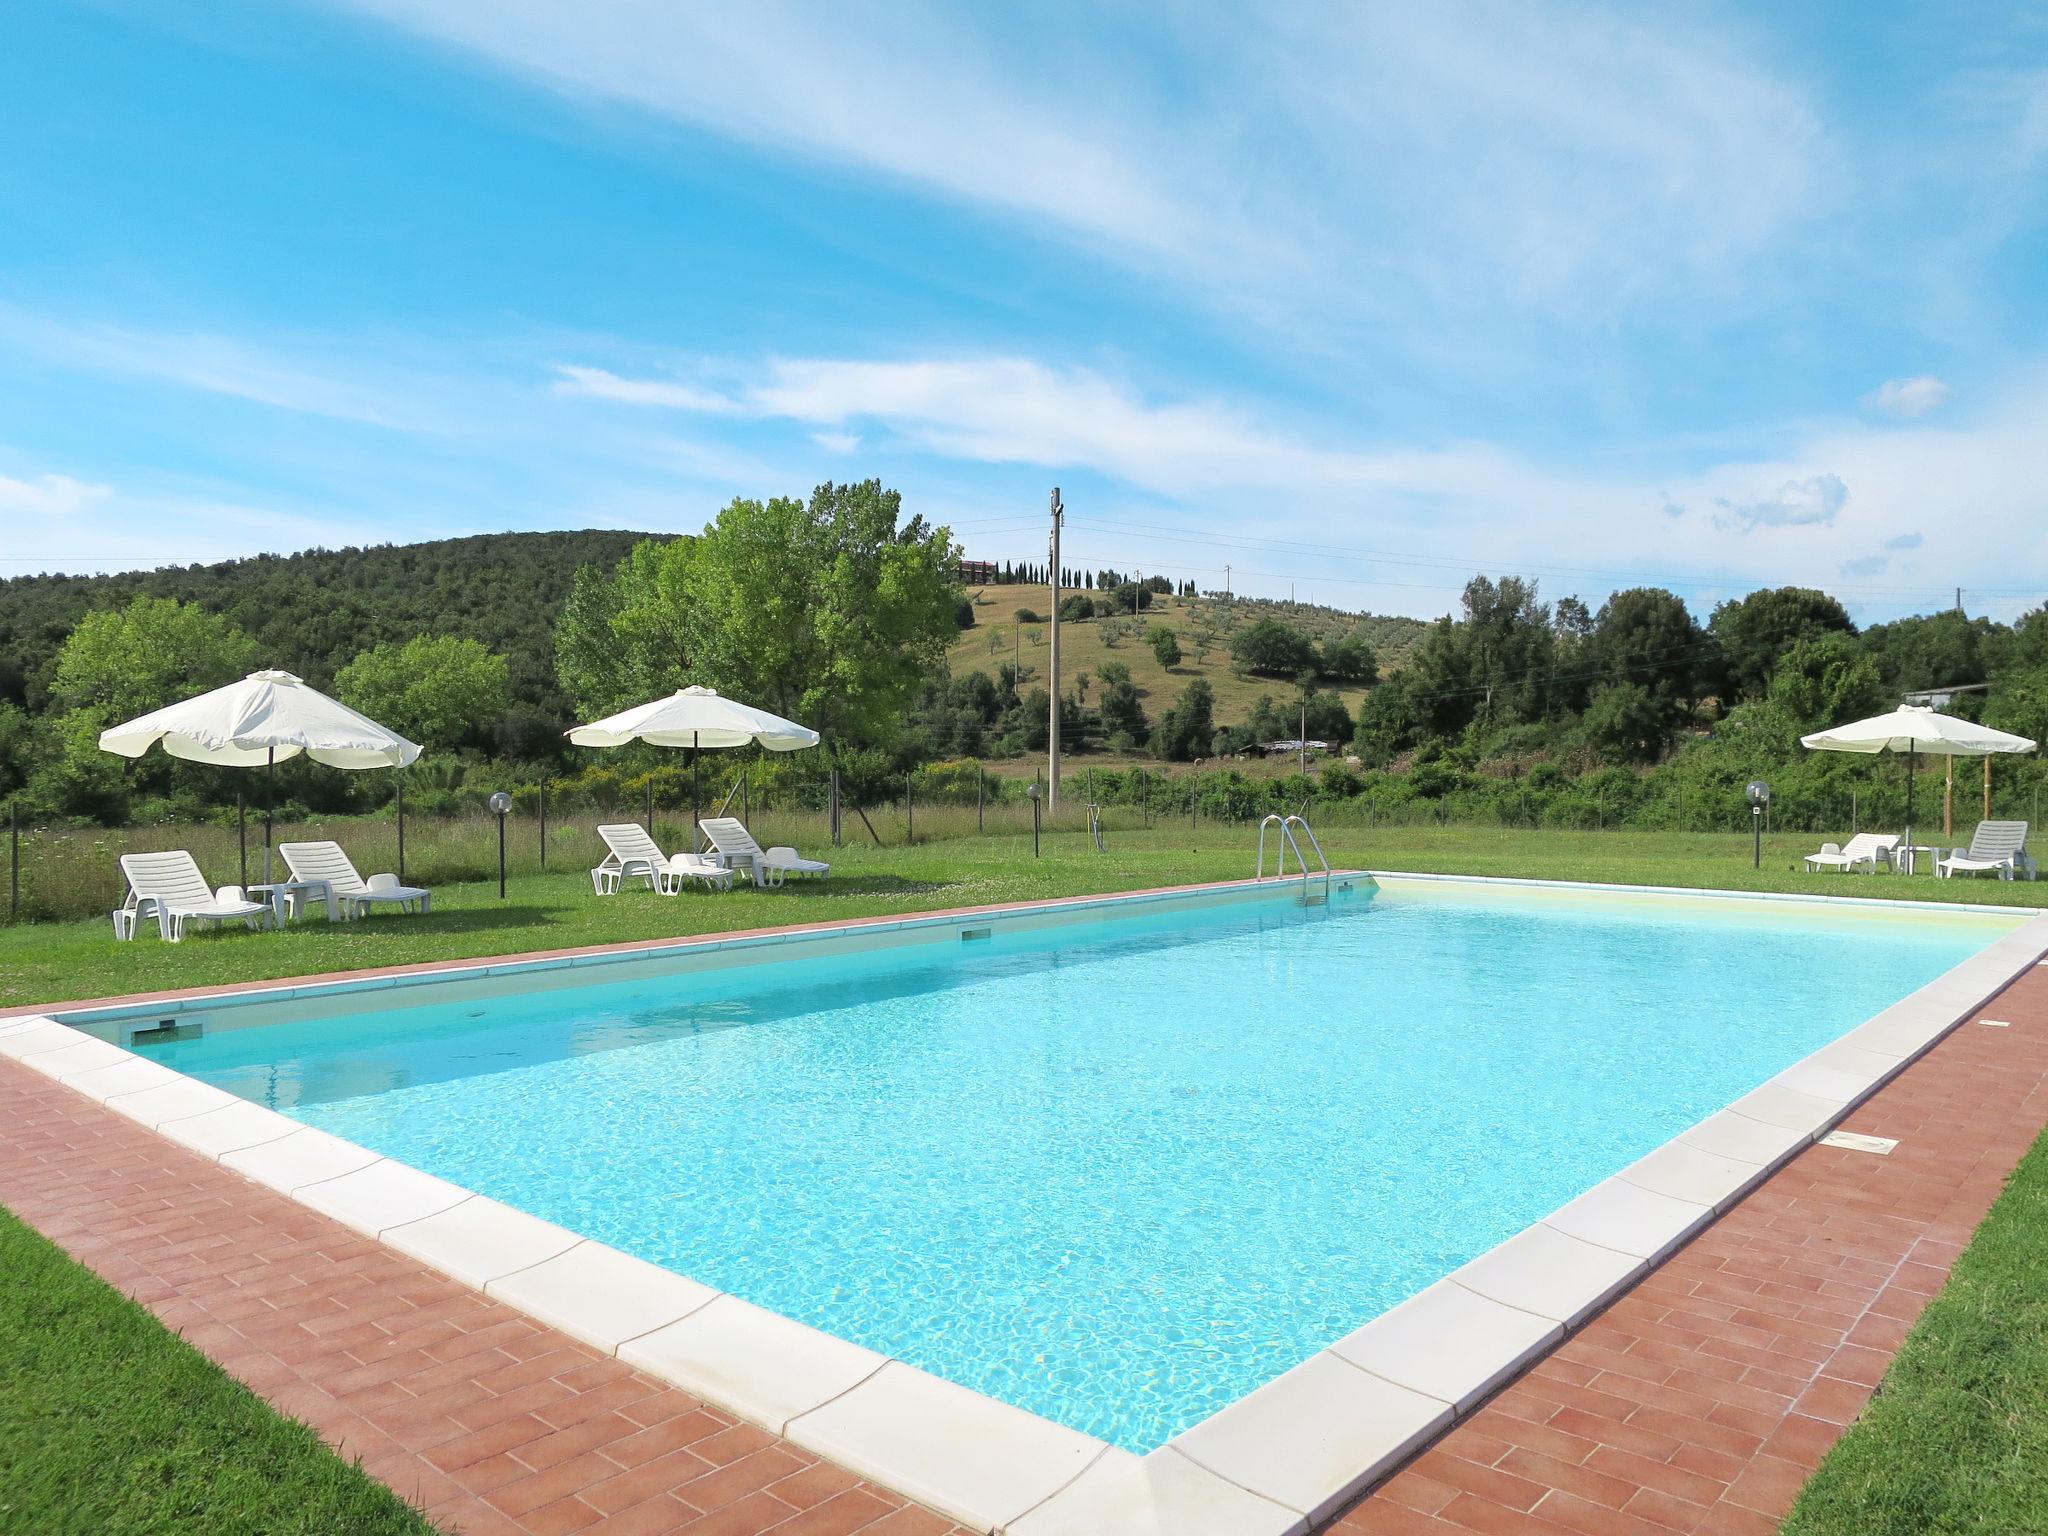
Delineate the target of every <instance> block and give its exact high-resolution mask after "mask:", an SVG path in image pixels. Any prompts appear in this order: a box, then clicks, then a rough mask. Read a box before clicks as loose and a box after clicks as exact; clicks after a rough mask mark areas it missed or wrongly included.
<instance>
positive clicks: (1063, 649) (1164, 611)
mask: <svg viewBox="0 0 2048 1536" xmlns="http://www.w3.org/2000/svg"><path fill="white" fill-rule="evenodd" d="M1088 595H1089V596H1091V597H1100V596H1103V595H1104V594H1101V593H1090V594H1088ZM968 596H969V597H970V598H971V599H972V600H973V602H974V605H975V607H974V628H972V629H969V630H965V631H963V632H962V633H961V635H960V638H959V639H958V640H956V641H955V642H954V644H953V649H952V653H951V658H950V659H951V662H952V668H953V673H954V675H955V676H956V677H957V676H963V675H965V674H966V673H968V672H986V673H988V674H989V675H990V676H991V677H993V676H994V675H995V671H996V668H997V667H998V666H999V665H1000V664H1001V663H1003V662H1005V661H1016V662H1020V663H1021V664H1022V665H1023V666H1024V667H1026V668H1028V669H1029V677H1028V682H1029V684H1030V686H1034V687H1043V686H1044V683H1045V671H1046V662H1047V654H1046V642H1047V639H1048V634H1049V632H1048V626H1047V625H1046V624H1045V623H1044V622H1042V621H1043V619H1044V618H1045V616H1046V613H1047V610H1048V609H1049V608H1050V607H1051V606H1052V593H1051V590H1050V589H1049V588H1047V587H1043V586H1029V585H1023V584H1016V585H1011V584H1003V585H998V586H986V587H969V588H968ZM1020 608H1028V609H1030V610H1031V611H1032V612H1033V613H1035V614H1037V615H1039V618H1040V620H1041V622H1039V623H1035V624H1019V623H1018V622H1017V620H1016V612H1017V610H1018V609H1020ZM1138 617H1139V624H1140V628H1139V630H1138V631H1137V632H1136V633H1131V634H1120V633H1119V630H1120V628H1122V626H1106V625H1105V624H1104V621H1102V620H1101V619H1087V620H1083V621H1081V622H1079V623H1068V624H1062V625H1061V626H1060V671H1061V674H1062V675H1061V683H1062V686H1063V687H1064V688H1065V689H1066V690H1067V691H1068V692H1071V691H1072V690H1073V688H1074V684H1075V679H1076V676H1077V674H1079V673H1082V672H1086V673H1088V674H1089V675H1090V677H1091V678H1092V677H1093V676H1094V675H1095V674H1096V673H1097V672H1099V671H1100V669H1101V666H1102V663H1103V662H1105V661H1120V662H1122V663H1123V664H1124V665H1125V666H1127V667H1129V668H1130V669H1131V681H1132V682H1133V683H1134V684H1136V685H1137V688H1138V692H1139V694H1140V695H1141V696H1142V697H1143V699H1144V702H1145V708H1146V710H1147V712H1148V713H1150V714H1151V715H1153V716H1154V717H1155V718H1156V717H1157V716H1158V715H1159V713H1160V712H1161V711H1162V710H1164V709H1165V708H1166V706H1167V705H1169V704H1171V703H1172V702H1173V701H1174V700H1175V699H1176V698H1178V697H1179V696H1180V693H1181V691H1182V690H1183V689H1185V688H1186V687H1187V685H1188V684H1189V683H1190V682H1192V681H1193V680H1194V679H1195V678H1198V677H1201V678H1207V679H1208V681H1209V686H1210V687H1211V688H1212V689H1214V690H1215V694H1216V719H1217V721H1218V723H1219V724H1230V723H1234V722H1236V721H1239V720H1243V719H1245V718H1246V717H1248V716H1249V715H1250V714H1251V712H1252V709H1253V707H1254V706H1255V705H1256V704H1257V703H1258V700H1259V696H1260V695H1261V694H1271V695H1272V696H1273V697H1275V698H1276V699H1278V698H1285V697H1287V696H1288V695H1289V694H1291V693H1292V692H1293V685H1292V684H1291V683H1290V682H1289V681H1288V680H1287V679H1286V678H1280V677H1249V676H1245V675H1244V674H1242V673H1239V672H1236V671H1234V670H1233V669H1232V667H1231V664H1230V637H1231V636H1232V635H1234V634H1235V633H1236V632H1237V631H1238V630H1239V629H1240V628H1242V627H1243V626H1244V625H1247V624H1251V623H1255V622H1257V621H1258V620H1260V619H1278V620H1280V621H1281V622H1282V623H1284V624H1288V625H1291V626H1292V627H1293V628H1295V629H1298V630H1301V631H1302V632H1303V633H1305V634H1307V635H1308V636H1309V637H1310V638H1311V639H1313V640H1315V641H1316V642H1317V643H1318V644H1322V643H1324V642H1327V641H1329V640H1334V639H1336V638H1337V637H1339V636H1340V635H1344V634H1347V633H1349V632H1350V631H1352V630H1360V631H1363V632H1364V634H1365V635H1366V637H1367V638H1368V639H1369V640H1370V641H1371V642H1372V647H1373V651H1374V653H1375V654H1376V655H1377V656H1378V658H1379V667H1380V675H1381V676H1383V677H1384V676H1385V675H1386V674H1387V673H1389V672H1391V671H1395V670H1397V669H1398V668H1399V667H1400V666H1401V665H1402V663H1403V662H1404V661H1405V660H1406V658H1407V655H1408V652H1409V651H1410V650H1411V649H1412V648H1413V647H1414V645H1415V643H1416V642H1417V641H1418V640H1419V639H1420V638H1421V637H1422V634H1423V631H1424V630H1426V629H1427V628H1428V627H1429V626H1428V625H1427V624H1425V623H1423V621H1422V620H1420V619H1407V618H1395V617H1388V616H1384V615H1378V614H1357V613H1346V612H1344V611H1343V610H1342V609H1338V608H1323V607H1318V606H1316V605H1314V604H1310V603H1284V602H1277V601H1272V600H1269V599H1265V598H1254V597H1238V598H1231V599H1228V600H1225V599H1222V598H1213V597H1158V596H1155V597H1154V598H1153V599H1152V606H1151V607H1149V608H1147V609H1146V610H1145V611H1144V612H1143V613H1141V614H1140V615H1139V616H1138ZM1155 624H1157V625H1162V626H1164V627H1165V628H1167V629H1170V630H1172V631H1173V632H1174V636H1175V638H1176V639H1177V640H1178V641H1179V642H1180V649H1181V659H1180V664H1179V665H1178V666H1176V667H1174V668H1172V669H1171V670H1170V671H1169V670H1168V669H1167V668H1165V667H1162V666H1160V665H1159V662H1158V661H1157V660H1156V659H1155V658H1154V656H1153V654H1152V648H1151V646H1149V645H1148V644H1146V643H1145V639H1144V633H1143V631H1144V629H1146V628H1149V627H1150V626H1152V625H1155ZM1329 691H1331V692H1333V693H1336V694H1338V695H1339V696H1340V697H1342V698H1343V700H1344V703H1345V706H1346V707H1347V708H1348V709H1350V710H1351V711H1352V712H1353V713H1354V714H1355V713H1356V712H1357V709H1358V702H1359V700H1360V699H1362V698H1363V697H1364V696H1365V690H1364V689H1363V688H1359V687H1355V686H1350V685H1345V684H1332V685H1330V687H1329Z"/></svg>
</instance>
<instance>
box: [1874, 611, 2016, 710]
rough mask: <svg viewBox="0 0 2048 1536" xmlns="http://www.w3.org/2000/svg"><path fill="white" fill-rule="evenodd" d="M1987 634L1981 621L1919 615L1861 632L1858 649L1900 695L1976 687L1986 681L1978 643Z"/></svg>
mask: <svg viewBox="0 0 2048 1536" xmlns="http://www.w3.org/2000/svg"><path fill="white" fill-rule="evenodd" d="M2022 622H2024V621H2022ZM1990 628H1991V625H1990V622H1989V621H1988V620H1986V619H1970V618H1966V617H1964V616H1963V615H1962V614H1960V613H1956V612H1954V611H1953V610H1951V611H1948V612H1945V613H1929V614H1922V615H1918V616H1916V617H1913V618H1906V619H1896V620H1894V621H1893V622H1891V623H1889V624H1873V625H1871V626H1870V628H1868V629H1866V630H1865V631H1863V637H1862V638H1863V647H1864V649H1865V650H1866V651H1868V652H1869V653H1870V655H1871V656H1872V657H1873V658H1874V659H1875V660H1876V662H1877V667H1878V671H1879V672H1880V673H1881V674H1882V675H1883V677H1884V680H1885V682H1886V683H1888V684H1890V685H1891V686H1892V687H1893V688H1894V689H1897V690H1899V691H1901V692H1905V691H1908V690H1911V689H1915V688H1942V687H1946V686H1948V685H1950V684H1954V683H1981V682H1983V681H1984V679H1985V677H1986V676H1987V675H1988V667H1987V665H1986V658H1985V654H1984V652H1985V644H1984V641H1985V637H1986V634H1987V632H1988V631H1989V630H1990Z"/></svg>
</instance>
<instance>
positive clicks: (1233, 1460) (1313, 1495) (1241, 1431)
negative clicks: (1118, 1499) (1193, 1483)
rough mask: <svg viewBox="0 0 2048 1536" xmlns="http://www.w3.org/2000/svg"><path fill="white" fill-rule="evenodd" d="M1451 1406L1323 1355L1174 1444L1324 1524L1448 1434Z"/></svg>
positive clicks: (1204, 1464)
mask: <svg viewBox="0 0 2048 1536" xmlns="http://www.w3.org/2000/svg"><path fill="white" fill-rule="evenodd" d="M1451 1418H1452V1410H1451V1405H1450V1404H1449V1403H1447V1402H1443V1401H1441V1400H1439V1399H1437V1398H1434V1397H1427V1396H1425V1395H1424V1394H1422V1393H1420V1392H1414V1391H1410V1390H1409V1389H1408V1388H1407V1387H1400V1386H1396V1385H1395V1384H1394V1383H1393V1382H1391V1381H1387V1380H1385V1379H1384V1378H1382V1377H1379V1376H1375V1375H1373V1374H1371V1373H1370V1372H1368V1371H1362V1370H1360V1369H1359V1368H1358V1367H1357V1366H1355V1365H1353V1364H1351V1363H1350V1362H1349V1361H1347V1360H1345V1359H1343V1358H1341V1357H1340V1356H1338V1355H1335V1354H1332V1353H1331V1352H1330V1351H1328V1350H1324V1351H1323V1352H1322V1353H1320V1354H1317V1355H1311V1356H1310V1357H1309V1358H1308V1359H1307V1360H1305V1361H1303V1362H1302V1363H1301V1364H1300V1365H1297V1366H1296V1367H1295V1368H1294V1369H1293V1370H1291V1371H1289V1372H1287V1373H1286V1374H1285V1375H1283V1376H1279V1377H1276V1378H1274V1379H1273V1380H1272V1381H1269V1382H1267V1383H1266V1384H1265V1385H1264V1386H1263V1387H1260V1388H1258V1389H1257V1390H1256V1391H1253V1392H1251V1393H1250V1394H1248V1395H1247V1396H1245V1397H1241V1398H1239V1399H1238V1400H1237V1401H1236V1402H1234V1403H1232V1404H1231V1405H1230V1406H1229V1407H1228V1408H1223V1409H1220V1410H1218V1411H1217V1412H1216V1413H1213V1414H1211V1415H1210V1416H1209V1417H1208V1418H1206V1419H1204V1420H1203V1421H1202V1422H1201V1423H1199V1424H1197V1425H1195V1427H1194V1428H1192V1429H1189V1430H1186V1431H1183V1432H1182V1433H1181V1434H1179V1435H1177V1436H1175V1437H1174V1439H1173V1440H1172V1441H1170V1442H1169V1444H1170V1445H1171V1447H1172V1448H1173V1449H1174V1450H1177V1451H1179V1452H1180V1453H1181V1454H1183V1455H1185V1456H1186V1457H1188V1459H1189V1460H1191V1461H1193V1462H1194V1463H1195V1464H1196V1465H1198V1466H1201V1467H1204V1468H1206V1469H1207V1470H1209V1471H1211V1472H1214V1473H1215V1474H1216V1475H1217V1476H1218V1477H1221V1478H1224V1479H1226V1480H1227V1481H1229V1482H1233V1483H1235V1484H1237V1486H1238V1487H1240V1488H1243V1489H1246V1490H1248V1491H1249V1492H1252V1493H1256V1494H1258V1495H1259V1496H1260V1497H1261V1498H1265V1499H1270V1500H1271V1501H1273V1502H1274V1503H1276V1504H1280V1505H1283V1506H1284V1507H1286V1508H1288V1509H1291V1510H1293V1511H1294V1512H1295V1513H1297V1514H1300V1515H1304V1516H1306V1517H1307V1518H1308V1520H1309V1522H1310V1524H1312V1525H1313V1524H1316V1523H1319V1522H1320V1521H1322V1520H1323V1519H1325V1518H1327V1517H1328V1516H1329V1515H1331V1514H1334V1513H1335V1512H1336V1511H1337V1509H1338V1508H1339V1507H1341V1506H1342V1505H1343V1504H1344V1503H1346V1502H1347V1501H1348V1500H1349V1499H1350V1498H1351V1497H1352V1496H1353V1495H1354V1494H1357V1493H1358V1492H1360V1491H1361V1490H1363V1489H1365V1488H1367V1487H1369V1486H1370V1485H1371V1484H1373V1483H1375V1482H1377V1481H1378V1480H1379V1479H1380V1478H1381V1477H1383V1476H1385V1475H1386V1473H1387V1472H1389V1471H1391V1470H1392V1469H1393V1467H1394V1466H1395V1465H1396V1464H1398V1463H1399V1462H1401V1461H1403V1460H1405V1459H1406V1458H1407V1457H1408V1456H1409V1455H1410V1453H1412V1452H1413V1451H1415V1450H1416V1449H1417V1448H1418V1447H1420V1446H1421V1445H1422V1444H1424V1443H1425V1442H1426V1441H1428V1440H1429V1439H1431V1438H1432V1437H1433V1436H1435V1435H1436V1434H1437V1433H1439V1432H1440V1431H1441V1430H1443V1429H1444V1428H1446V1427H1447V1426H1448V1425H1449V1424H1450V1422H1451Z"/></svg>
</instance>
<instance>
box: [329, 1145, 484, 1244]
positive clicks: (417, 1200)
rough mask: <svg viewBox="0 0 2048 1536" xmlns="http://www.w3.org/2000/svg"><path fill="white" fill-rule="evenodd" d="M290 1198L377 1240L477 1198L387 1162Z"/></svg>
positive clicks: (407, 1166) (406, 1166)
mask: <svg viewBox="0 0 2048 1536" xmlns="http://www.w3.org/2000/svg"><path fill="white" fill-rule="evenodd" d="M292 1193H293V1195H294V1196H296V1197H297V1198H298V1199H300V1200H303V1201H304V1202H305V1203H306V1204H307V1205H310V1206H311V1207H313V1209H314V1210H316V1211H318V1212H320V1214H321V1215H323V1216H332V1217H333V1218H334V1219H335V1220H336V1221H338V1222H340V1223H341V1224H342V1225H343V1226H348V1227H354V1228H355V1229H356V1230H357V1231H358V1232H361V1233H363V1234H365V1235H366V1236H369V1237H381V1236H383V1235H384V1234H385V1233H387V1232H390V1231H391V1230H392V1229H393V1228H395V1227H403V1226H405V1225H407V1224H409V1223H411V1222H415V1221H419V1220H421V1219H422V1218H424V1217H428V1216H435V1215H438V1214H440V1213H441V1212H442V1211H445V1210H447V1209H449V1208H450V1207H451V1206H454V1205H457V1204H459V1203H460V1202H462V1201H464V1200H476V1199H479V1198H481V1197H480V1196H477V1195H473V1194H471V1193H470V1192H469V1191H468V1190H466V1189H464V1188H463V1187H462V1186H461V1185H459V1184H450V1183H449V1182H448V1181H447V1180H446V1179H437V1178H435V1177H434V1175H432V1174H431V1173H422V1172H421V1171H420V1170H419V1169H417V1168H414V1167H412V1166H411V1165H410V1164H407V1163H401V1162H398V1161H396V1160H394V1159H392V1158H388V1157H380V1158H378V1159H377V1160H376V1161H375V1162H372V1163H370V1164H368V1165H367V1166H365V1167H362V1168H357V1169H353V1170H351V1171H350V1172H348V1173H343V1174H337V1175H336V1176H335V1177H333V1178H331V1179H321V1180H319V1181H318V1182H316V1183H311V1184H301V1185H300V1186H299V1187H298V1188H296V1189H294V1190H293V1191H292ZM393 1246H394V1247H395V1246H397V1245H396V1244H395V1243H394V1244H393ZM414 1257H415V1258H426V1255H424V1254H415V1255H414ZM427 1262H428V1263H433V1262H435V1261H434V1260H432V1259H427Z"/></svg>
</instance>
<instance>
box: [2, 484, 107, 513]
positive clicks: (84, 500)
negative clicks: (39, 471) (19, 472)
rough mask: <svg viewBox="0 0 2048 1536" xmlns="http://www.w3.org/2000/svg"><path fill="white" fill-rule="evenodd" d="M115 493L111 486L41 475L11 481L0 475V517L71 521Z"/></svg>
mask: <svg viewBox="0 0 2048 1536" xmlns="http://www.w3.org/2000/svg"><path fill="white" fill-rule="evenodd" d="M113 494H114V488H113V487H112V486H110V485H99V484H95V483H92V482H89V481H85V480H74V479H73V478H72V477H71V476H69V475H58V474H43V475H37V476H36V477H35V478H33V479H28V480H14V479H10V478H9V477H8V476H6V475H0V514H5V515H7V516H10V517H20V518H27V519H38V518H70V517H76V516H77V515H78V514H79V513H81V512H86V511H90V510H91V509H92V508H93V507H94V506H96V505H98V504H99V503H100V502H103V501H105V500H106V499H107V498H108V497H109V496H111V495H113Z"/></svg>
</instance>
